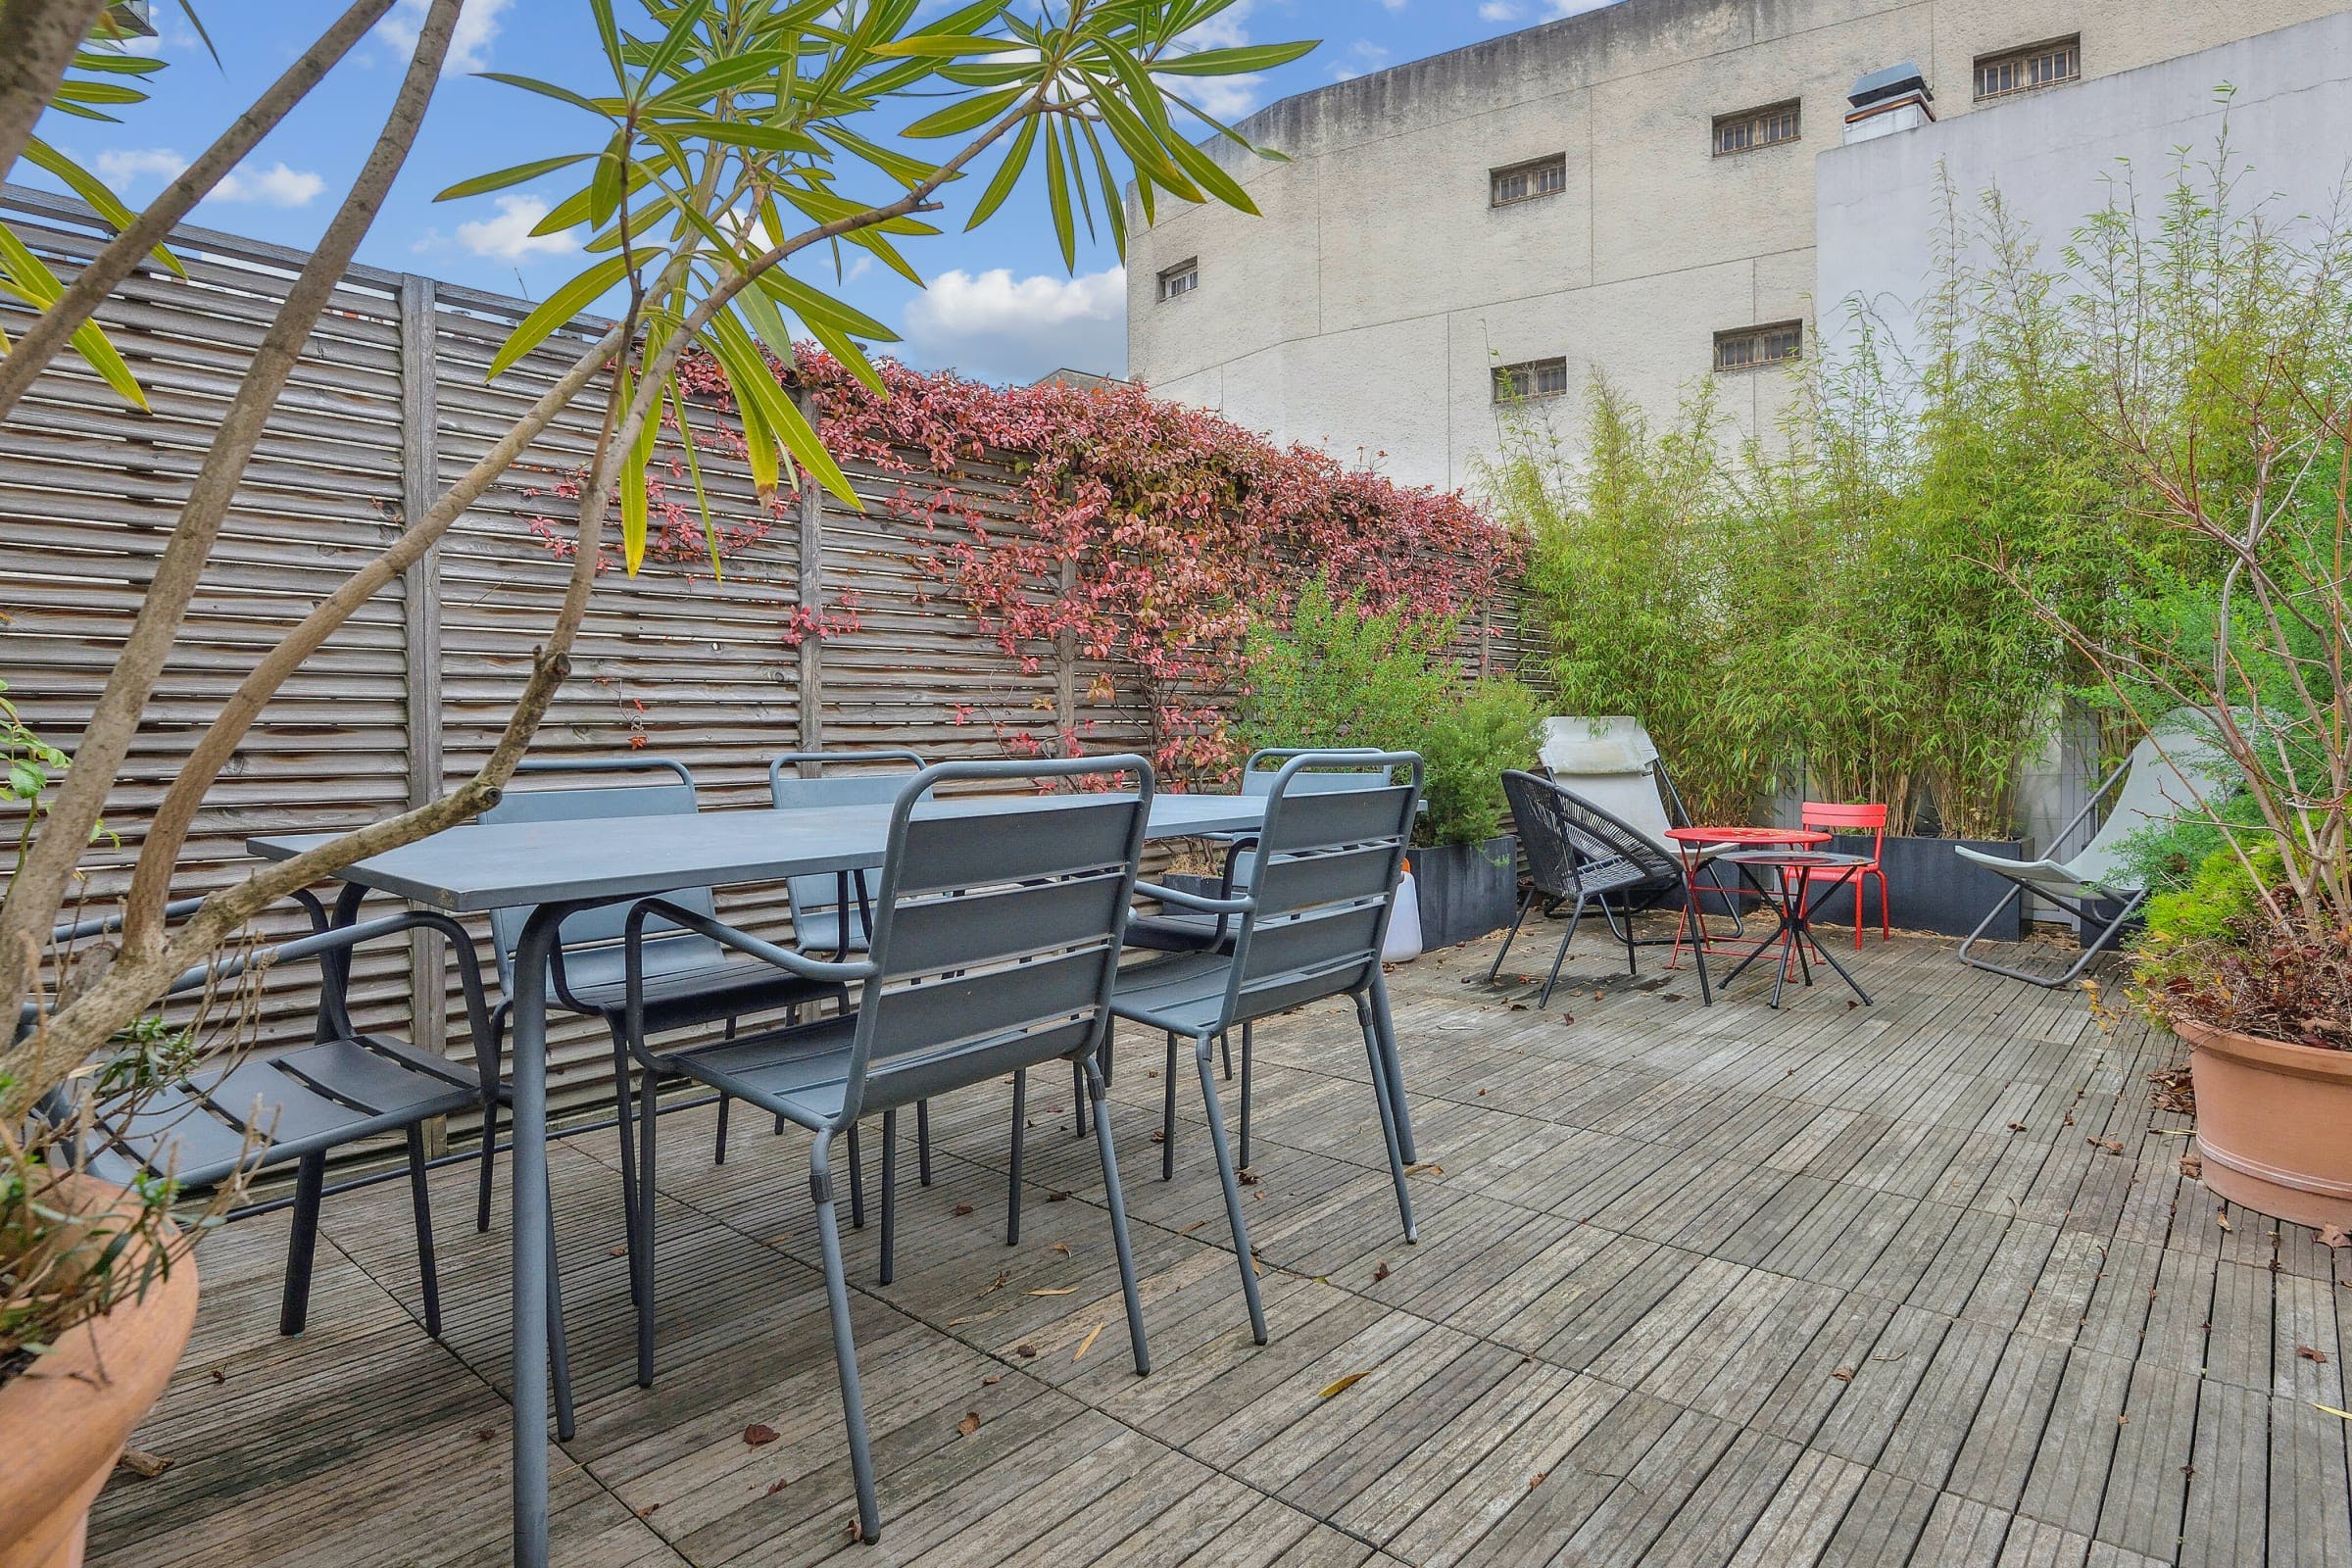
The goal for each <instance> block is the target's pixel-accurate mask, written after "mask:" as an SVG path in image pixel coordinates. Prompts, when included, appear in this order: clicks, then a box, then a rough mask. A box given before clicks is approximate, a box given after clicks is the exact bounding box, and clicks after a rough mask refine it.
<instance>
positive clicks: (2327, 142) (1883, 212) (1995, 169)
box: [1815, 13, 2352, 345]
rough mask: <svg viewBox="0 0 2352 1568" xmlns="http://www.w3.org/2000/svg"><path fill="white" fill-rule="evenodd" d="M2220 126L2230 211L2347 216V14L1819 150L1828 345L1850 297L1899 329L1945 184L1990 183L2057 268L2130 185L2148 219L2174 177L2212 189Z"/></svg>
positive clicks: (2126, 196) (1970, 197)
mask: <svg viewBox="0 0 2352 1568" xmlns="http://www.w3.org/2000/svg"><path fill="white" fill-rule="evenodd" d="M2225 88H2226V89H2228V94H2227V101H2226V102H2225V101H2224V96H2223V89H2225ZM2225 121H2226V122H2227V128H2228V134H2229V168H2230V171H2231V172H2232V177H2233V179H2234V181H2235V184H2234V188H2233V189H2232V191H2231V200H2232V202H2233V204H2234V206H2235V210H2237V211H2239V212H2249V211H2252V210H2253V209H2254V208H2255V207H2256V206H2257V205H2261V206H2262V207H2263V208H2264V211H2265V217H2266V221H2274V222H2276V223H2278V224H2281V225H2285V226H2289V227H2291V226H2293V225H2295V224H2297V223H2303V224H2310V223H2317V222H2327V221H2334V220H2336V219H2337V218H2338V217H2340V218H2342V219H2345V220H2352V208H2348V210H2346V211H2345V212H2343V213H2342V214H2340V215H2339V214H2338V213H2337V208H2338V205H2339V202H2342V201H2343V200H2344V199H2345V198H2346V197H2347V196H2348V195H2352V189H2348V188H2347V184H2346V181H2347V179H2348V178H2352V13H2337V14H2335V15H2332V16H2327V17H2322V18H2319V19H2316V20H2314V21H2310V22H2305V23H2300V24H2297V25H2293V26H2288V27H2281V28H2278V29H2277V30H2275V31H2272V32H2266V33H2261V34H2259V35H2257V36H2254V37H2250V38H2241V39H2238V40H2236V41H2234V42H2230V43H2226V44H2220V45H2216V46H2215V47H2213V48H2210V49H2206V50H2202V51H2200V52H2198V53H2196V54H2194V55H2189V56H2186V57H2184V58H2181V59H2178V60H2168V61H2164V62H2162V63H2160V64H2157V65H2151V66H2144V67H2141V68H2140V69H2139V70H2136V71H2131V72H2126V73H2121V74H2118V75H2114V76H2109V77H2106V78H2104V79H2102V80H2098V81H2088V82H2084V83H2083V84H2082V86H2081V87H2079V88H2076V89H2073V90H2069V91H2065V92H2049V93H2034V94H2032V95H2030V96H2028V97H2026V98H2023V99H2020V100H2019V101H2017V102H2016V103H2015V104H2013V105H2011V106H2010V107H2008V108H2007V109H2005V110H2003V112H2001V113H2000V114H1997V115H1974V116H1970V117H1968V118H1965V119H1961V120H1955V121H1950V122H1947V123H1940V124H1934V125H1922V126H1919V127H1918V128H1916V129H1913V130H1907V131H1903V132H1900V133H1898V134H1895V135H1891V136H1882V137H1879V138H1877V139H1875V140H1872V141H1865V142H1857V143H1855V144H1854V145H1853V146H1850V147H1834V148H1831V149H1829V150H1828V151H1826V152H1824V153H1823V154H1822V155H1821V158H1820V161H1819V163H1818V166H1817V168H1818V192H1817V215H1818V216H1817V218H1816V225H1817V228H1818V231H1819V262H1818V268H1817V282H1816V285H1815V287H1816V292H1817V295H1818V298H1819V299H1820V300H1821V302H1822V306H1823V310H1822V330H1823V334H1824V337H1825V338H1826V339H1827V340H1828V341H1829V342H1830V343H1832V344H1833V345H1834V344H1835V343H1836V342H1838V340H1839V339H1840V338H1841V337H1842V336H1844V335H1845V334H1846V332H1847V331H1848V329H1849V325H1850V316H1849V313H1848V310H1847V308H1846V307H1847V302H1848V301H1858V302H1861V303H1863V304H1864V305H1867V306H1868V307H1869V308H1870V309H1871V310H1872V311H1873V312H1874V313H1875V314H1876V315H1877V316H1878V317H1879V319H1881V320H1883V321H1885V322H1886V323H1887V325H1888V327H1889V328H1890V329H1892V330H1894V331H1895V332H1897V333H1898V334H1900V333H1902V332H1903V331H1904V329H1905V327H1906V325H1907V323H1908V319H1909V317H1908V307H1909V305H1910V304H1911V302H1913V301H1915V300H1917V299H1918V297H1919V296H1920V294H1921V293H1922V291H1923V287H1924V285H1925V283H1926V281H1927V279H1928V277H1929V274H1930V271H1931V266H1932V262H1933V255H1932V252H1931V243H1932V239H1933V235H1934V232H1935V230H1936V226H1937V224H1938V222H1939V221H1940V219H1941V216H1942V211H1943V206H1942V204H1943V196H1942V194H1941V190H1942V186H1943V182H1944V181H1948V183H1949V186H1950V188H1951V190H1952V191H1954V192H1955V193H1957V195H1958V197H1959V198H1960V199H1961V200H1962V201H1963V202H1965V203H1967V204H1968V205H1969V206H1970V207H1971V208H1972V209H1976V208H1977V203H1978V200H1979V198H1980V197H1981V196H1982V195H1983V193H1984V192H1986V191H1989V190H1995V189H1997V190H1998V191H1999V192H2000V196H2001V201H2002V205H2003V207H2004V208H2005V209H2006V210H2007V212H2008V213H2009V214H2010V215H2011V216H2012V217H2013V218H2015V219H2016V220H2018V221H2020V222H2021V223H2023V224H2024V225H2025V227H2026V228H2028V229H2029V230H2030V231H2031V232H2032V234H2033V235H2034V241H2035V243H2036V245H2037V246H2038V248H2039V251H2040V254H2041V256H2042V258H2043V259H2044V265H2047V266H2056V265H2057V261H2056V257H2057V252H2058V251H2059V249H2060V248H2061V247H2062V246H2063V245H2065V243H2066V242H2067V240H2068V239H2069V237H2070V236H2071V235H2072V234H2073V233H2074V231H2075V230H2076V228H2077V227H2079V226H2080V225H2081V224H2082V221H2084V220H2085V219H2086V218H2088V217H2090V216H2091V215H2093V214H2095V213H2097V212H2099V211H2100V210H2102V209H2104V208H2105V207H2107V206H2108V205H2109V204H2110V203H2111V202H2121V201H2128V200H2131V196H2132V192H2133V191H2136V196H2137V205H2138V208H2139V211H2140V212H2141V214H2142V217H2143V221H2146V220H2153V219H2154V218H2155V217H2157V216H2158V214H2159V211H2160V209H2161V206H2162V203H2163V201H2164V198H2165V196H2166V194H2167V192H2169V191H2170V190H2171V189H2172V188H2173V186H2174V185H2175V183H2176V182H2177V181H2178V180H2179V179H2180V178H2181V177H2182V176H2183V175H2184V174H2185V176H2186V177H2187V178H2189V179H2190V180H2191V181H2192V183H2195V184H2197V185H2199V186H2209V185H2210V184H2211V181H2212V177H2213V175H2212V170H2211V166H2212V162H2213V159H2214V155H2215V151H2216V149H2217V147H2219V146H2220V145H2221V140H2222V136H2223V131H2224V124H2225ZM2184 158H2185V159H2186V161H2187V164H2186V167H2185V169H2184V168H2183V163H2182V160H2183V159H2184ZM1979 210H1981V209H1979Z"/></svg>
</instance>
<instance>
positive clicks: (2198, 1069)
mask: <svg viewBox="0 0 2352 1568" xmlns="http://www.w3.org/2000/svg"><path fill="white" fill-rule="evenodd" d="M2243 837H2244V838H2245V839H2247V840H2249V841H2251V845H2252V848H2251V852H2250V853H2248V854H2245V855H2243V856H2242V858H2241V854H2240V853H2239V851H2238V850H2236V849H2220V850H2216V851H2214V852H2212V853H2211V854H2209V855H2208V856H2207V857H2206V858H2205V859H2204V862H2203V863H2202V865H2200V866H2199V867H2198V869H2197V872H2196V875H2195V877H2194V878H2193V879H2192V880H2191V881H2190V882H2189V883H2188V884H2187V885H2186V886H2185V887H2181V888H2179V889H2177V890H2176V891H2173V892H2169V893H2164V894H2160V895H2158V896H2157V897H2156V898H2154V899H2153V900H2151V901H2150V903H2149V908H2148V921H2147V927H2146V929H2145V931H2144V932H2143V933H2142V934H2141V936H2140V937H2139V939H2138V942H2137V944H2136V951H2135V958H2136V962H2135V965H2134V968H2133V996H2134V998H2135V1000H2136V1001H2137V1002H2138V1003H2139V1005H2141V1006H2142V1007H2143V1008H2144V1009H2145V1010H2146V1011H2147V1012H2148V1013H2149V1014H2150V1015H2151V1016H2152V1017H2153V1018H2155V1019H2157V1020H2158V1021H2160V1022H2162V1023H2164V1024H2166V1025H2168V1026H2169V1027H2170V1028H2171V1029H2172V1030H2173V1032H2174V1033H2176V1034H2177V1035H2179V1036H2180V1039H2181V1041H2182V1042H2183V1043H2185V1044H2186V1045H2187V1047H2188V1049H2189V1072H2190V1077H2191V1080H2192V1082H2193V1084H2194V1088H2195V1093H2196V1105H2197V1154H2198V1158H2199V1162H2200V1164H2201V1165H2202V1167H2203V1168H2202V1172H2201V1174H2202V1176H2203V1178H2204V1181H2205V1185H2206V1186H2208V1187H2210V1188H2212V1189H2213V1190H2214V1191H2215V1192H2216V1193H2218V1194H2220V1195H2221V1196H2222V1197H2224V1198H2226V1199H2229V1201H2231V1202H2234V1203H2242V1204H2244V1205H2245V1206H2246V1207H2248V1208H2251V1209H2255V1210H2257V1211H2259V1212H2261V1213H2265V1214H2271V1215H2276V1216H2277V1217H2278V1218H2280V1219H2286V1220H2293V1221H2295V1222H2296V1223H2298V1224H2303V1225H2312V1226H2327V1225H2332V1226H2337V1227H2348V1228H2352V926H2348V925H2346V924H2345V923H2344V922H2343V921H2342V920H2341V919H2323V920H2322V921H2320V922H2319V923H2317V924H2316V925H2315V924H2312V923H2307V922H2306V921H2305V920H2303V919H2302V918H2300V905H2301V902H2302V901H2301V899H2300V897H2299V896H2298V894H2297V891H2296V889H2295V888H2294V886H2293V885H2292V879H2290V878H2289V876H2288V875H2287V873H2286V870H2285V867H2284V864H2283V861H2282V859H2281V858H2280V857H2279V855H2278V852H2277V850H2276V849H2275V848H2274V847H2273V846H2271V845H2268V844H2264V843H2262V842H2261V839H2260V836H2259V835H2258V834H2246V835H2243Z"/></svg>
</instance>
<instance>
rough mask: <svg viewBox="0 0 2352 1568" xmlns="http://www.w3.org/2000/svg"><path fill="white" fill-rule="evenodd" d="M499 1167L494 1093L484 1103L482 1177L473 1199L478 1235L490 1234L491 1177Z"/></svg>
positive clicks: (496, 1099)
mask: <svg viewBox="0 0 2352 1568" xmlns="http://www.w3.org/2000/svg"><path fill="white" fill-rule="evenodd" d="M497 1165H498V1095H497V1093H496V1092H495V1091H493V1092H492V1093H491V1094H490V1095H489V1096H488V1097H487V1098H486V1099H485V1100H484V1101H483V1102H482V1158H481V1176H480V1179H479V1181H478V1182H476V1184H475V1188H474V1197H473V1228H474V1230H475V1232H476V1233H478V1234H480V1235H484V1236H487V1235H488V1234H489V1233H490V1177H491V1174H492V1172H493V1171H494V1170H495V1169H496V1168H497Z"/></svg>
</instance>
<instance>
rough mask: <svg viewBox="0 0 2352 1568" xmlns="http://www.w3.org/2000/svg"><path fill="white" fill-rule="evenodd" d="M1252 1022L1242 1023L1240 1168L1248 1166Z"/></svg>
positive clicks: (1246, 1168)
mask: <svg viewBox="0 0 2352 1568" xmlns="http://www.w3.org/2000/svg"><path fill="white" fill-rule="evenodd" d="M1255 1027H1256V1025H1254V1024H1247V1023H1246V1024H1244V1025H1242V1169H1244V1170H1248V1169H1249V1168H1250V1030H1251V1029H1253V1028H1255Z"/></svg>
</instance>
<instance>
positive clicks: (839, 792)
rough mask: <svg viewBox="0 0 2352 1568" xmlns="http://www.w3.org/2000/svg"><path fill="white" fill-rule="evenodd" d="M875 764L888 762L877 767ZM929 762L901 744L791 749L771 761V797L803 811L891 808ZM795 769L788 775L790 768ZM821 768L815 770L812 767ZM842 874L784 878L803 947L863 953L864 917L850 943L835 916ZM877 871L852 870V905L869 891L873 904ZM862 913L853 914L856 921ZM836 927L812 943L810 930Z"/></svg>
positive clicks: (788, 808)
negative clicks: (828, 937) (826, 938)
mask: <svg viewBox="0 0 2352 1568" xmlns="http://www.w3.org/2000/svg"><path fill="white" fill-rule="evenodd" d="M876 763H888V764H889V766H888V767H887V768H884V769H880V770H877V769H876V768H875V766H874V764H876ZM830 764H839V765H842V766H855V767H857V768H858V771H857V772H844V773H833V772H826V771H823V769H825V768H826V767H827V766H828V765H830ZM928 765H929V764H928V763H926V762H925V761H924V760H923V759H922V755H921V754H920V753H917V752H910V751H907V750H905V749H904V748H902V747H896V746H891V747H878V748H876V749H874V750H872V751H858V752H786V753H785V754H784V755H783V756H781V757H778V758H775V759H773V760H770V761H769V762H768V764H767V795H768V799H769V801H770V802H772V803H773V804H774V806H775V808H776V809H777V810H779V811H792V810H801V809H809V808H812V807H826V806H887V805H889V804H890V803H891V802H893V801H895V800H897V799H898V798H899V791H900V790H902V789H904V788H905V787H906V784H907V775H908V774H910V773H919V772H921V771H922V770H923V769H924V768H925V767H926V766H928ZM787 768H790V769H791V770H792V772H791V773H790V775H789V776H788V775H787V774H786V772H785V769H787ZM811 768H815V769H818V771H817V772H815V773H811V772H810V771H809V769H811ZM842 881H843V879H842V877H840V876H839V875H836V874H833V873H830V872H828V873H825V874H822V875H817V876H795V877H787V878H785V880H784V896H785V898H786V899H787V900H788V901H789V902H790V903H791V905H792V925H793V930H794V931H795V932H796V933H800V934H801V935H800V936H799V938H797V940H800V941H801V944H802V946H804V947H809V946H812V945H813V946H817V947H828V946H829V947H833V948H836V949H837V950H839V951H843V952H847V951H849V949H852V948H855V949H858V950H860V951H862V950H863V948H864V947H865V944H866V939H867V937H868V935H869V933H868V932H867V931H866V930H865V929H864V928H863V924H862V922H861V921H860V922H859V923H858V926H857V928H856V929H855V930H854V931H853V932H852V935H851V940H850V942H849V943H848V944H847V945H846V946H844V945H843V944H842V943H841V942H840V941H839V935H840V929H839V927H838V926H837V925H836V924H835V923H834V919H833V917H834V915H835V914H836V913H837V912H838V911H839V908H840V906H841V902H842ZM872 881H873V878H872V873H870V872H865V871H857V872H852V873H851V874H850V885H851V890H852V895H853V896H852V898H851V901H850V902H851V903H852V904H853V905H855V904H857V903H858V902H859V901H858V898H857V897H856V895H857V894H858V893H859V892H866V893H867V894H868V895H869V896H868V899H867V901H866V902H867V904H868V906H869V907H870V904H871V899H870V889H871V885H872ZM856 918H857V917H855V916H853V919H856ZM820 927H822V928H828V929H830V930H831V931H832V933H833V936H834V940H833V941H832V942H829V943H823V942H820V943H816V944H810V943H809V942H808V941H807V933H809V931H811V930H816V929H818V928H820Z"/></svg>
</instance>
